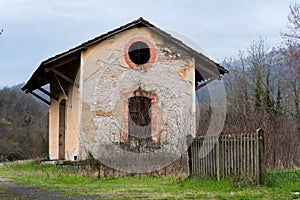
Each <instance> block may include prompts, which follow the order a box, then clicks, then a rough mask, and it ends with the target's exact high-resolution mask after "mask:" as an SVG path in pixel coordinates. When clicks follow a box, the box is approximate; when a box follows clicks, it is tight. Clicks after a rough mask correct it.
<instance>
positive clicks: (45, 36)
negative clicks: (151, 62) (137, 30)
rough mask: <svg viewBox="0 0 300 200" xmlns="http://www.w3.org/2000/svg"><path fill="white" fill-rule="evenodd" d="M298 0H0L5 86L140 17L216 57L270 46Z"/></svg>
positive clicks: (0, 75) (0, 63)
mask: <svg viewBox="0 0 300 200" xmlns="http://www.w3.org/2000/svg"><path fill="white" fill-rule="evenodd" d="M295 2H296V0H265V1H264V0H230V1H228V0H193V1H188V0H186V1H183V0H182V1H179V0H178V1H177V0H151V1H142V0H128V1H124V0H117V1H116V0H109V1H100V0H0V30H1V29H3V30H4V31H3V33H2V35H0V47H1V48H0V87H3V86H11V85H15V84H18V83H21V82H25V81H27V80H28V79H29V77H30V76H31V74H32V73H33V72H34V70H35V69H36V68H37V67H38V66H39V64H40V63H41V61H43V60H45V59H47V58H49V57H52V56H54V55H56V54H58V53H61V52H64V51H66V50H68V49H70V48H73V47H75V46H77V45H78V44H81V43H83V42H85V41H87V40H89V39H92V38H94V37H96V36H99V35H101V34H103V33H105V32H107V31H110V30H112V29H114V28H117V27H119V26H121V25H124V24H126V23H128V22H131V21H133V20H135V19H137V18H138V17H143V18H144V19H146V20H148V21H150V22H151V23H153V24H154V25H155V26H157V27H159V28H161V29H163V30H166V31H168V30H171V31H175V32H178V33H180V34H182V35H184V36H185V37H188V38H190V39H191V40H193V41H194V42H196V43H197V44H198V45H199V46H200V47H201V48H202V49H203V50H204V52H205V54H206V55H207V56H209V57H210V58H211V59H213V60H215V61H217V62H220V61H222V60H223V59H224V58H225V57H232V56H236V55H237V53H238V51H239V50H243V51H246V49H247V47H248V46H249V44H250V43H251V41H253V40H257V39H258V38H259V36H262V37H264V38H267V44H268V45H269V47H273V46H276V45H278V44H280V40H281V37H280V32H283V31H286V30H287V16H288V13H289V5H290V4H294V3H295Z"/></svg>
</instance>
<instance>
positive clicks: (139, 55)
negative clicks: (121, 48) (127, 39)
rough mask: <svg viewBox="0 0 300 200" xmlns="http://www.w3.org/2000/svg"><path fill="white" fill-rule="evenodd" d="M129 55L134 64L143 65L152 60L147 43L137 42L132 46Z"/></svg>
mask: <svg viewBox="0 0 300 200" xmlns="http://www.w3.org/2000/svg"><path fill="white" fill-rule="evenodd" d="M128 55H129V58H130V60H131V61H132V62H133V63H135V64H137V65H143V64H145V63H147V62H148V61H149V59H150V48H149V46H148V45H147V44H146V43H145V42H141V41H137V42H134V43H132V44H131V45H130V47H129V49H128Z"/></svg>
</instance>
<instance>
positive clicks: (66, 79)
mask: <svg viewBox="0 0 300 200" xmlns="http://www.w3.org/2000/svg"><path fill="white" fill-rule="evenodd" d="M52 71H53V72H54V73H55V74H56V75H58V76H60V77H61V78H62V79H64V80H65V81H67V82H69V83H71V84H72V85H74V86H75V87H76V88H79V84H78V83H76V82H75V81H73V80H72V79H70V78H69V77H67V76H66V75H64V74H63V73H61V72H60V71H57V70H56V69H52Z"/></svg>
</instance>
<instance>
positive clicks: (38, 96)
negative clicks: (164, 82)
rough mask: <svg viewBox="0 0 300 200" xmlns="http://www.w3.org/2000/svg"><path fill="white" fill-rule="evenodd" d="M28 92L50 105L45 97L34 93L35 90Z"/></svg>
mask: <svg viewBox="0 0 300 200" xmlns="http://www.w3.org/2000/svg"><path fill="white" fill-rule="evenodd" d="M28 93H30V94H32V95H33V96H35V97H36V98H38V99H39V100H41V101H43V102H44V103H46V104H48V105H49V106H50V102H49V101H47V100H46V99H44V98H43V97H41V96H40V95H38V94H36V93H34V92H33V91H28Z"/></svg>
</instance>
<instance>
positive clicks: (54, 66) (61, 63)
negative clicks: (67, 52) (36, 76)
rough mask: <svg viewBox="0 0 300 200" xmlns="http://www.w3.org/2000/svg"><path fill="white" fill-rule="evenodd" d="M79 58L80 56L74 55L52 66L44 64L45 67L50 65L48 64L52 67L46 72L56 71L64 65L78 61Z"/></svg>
mask: <svg viewBox="0 0 300 200" xmlns="http://www.w3.org/2000/svg"><path fill="white" fill-rule="evenodd" d="M77 58H78V55H77V54H76V55H73V56H71V57H69V58H66V59H64V60H62V61H60V62H57V63H54V64H52V65H51V64H49V63H44V65H48V64H49V65H50V67H47V68H46V69H45V71H46V72H49V71H52V70H53V69H56V68H58V67H60V66H62V65H64V64H67V63H69V62H72V61H73V60H76V59H77Z"/></svg>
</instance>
